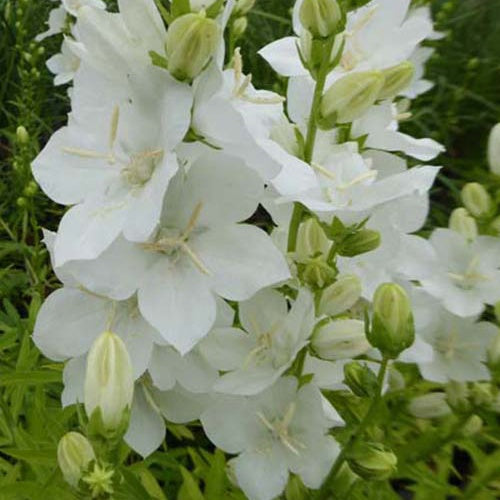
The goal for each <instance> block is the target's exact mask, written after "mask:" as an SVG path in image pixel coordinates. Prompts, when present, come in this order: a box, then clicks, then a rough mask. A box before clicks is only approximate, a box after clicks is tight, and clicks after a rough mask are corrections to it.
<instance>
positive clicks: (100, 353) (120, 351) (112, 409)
mask: <svg viewBox="0 0 500 500" xmlns="http://www.w3.org/2000/svg"><path fill="white" fill-rule="evenodd" d="M84 389H85V390H84V400H85V410H86V412H87V415H88V416H89V418H90V417H91V416H92V414H93V412H94V410H96V409H97V408H99V409H100V410H101V417H102V423H103V424H104V427H105V428H106V429H109V430H112V429H117V428H118V427H119V426H120V424H121V422H122V421H123V417H124V414H125V411H126V410H127V408H128V409H130V408H131V406H132V397H133V393H134V378H133V371H132V363H131V361H130V356H129V353H128V351H127V348H126V347H125V344H124V343H123V341H122V339H120V337H118V335H116V334H114V333H112V332H104V333H103V334H101V335H100V336H99V337H98V338H97V339H96V340H95V341H94V343H93V344H92V347H91V349H90V351H89V354H88V359H87V372H86V374H85V388H84Z"/></svg>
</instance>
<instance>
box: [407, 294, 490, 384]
mask: <svg viewBox="0 0 500 500" xmlns="http://www.w3.org/2000/svg"><path fill="white" fill-rule="evenodd" d="M414 312H415V319H416V322H417V336H419V337H421V339H422V340H423V341H424V342H426V343H427V344H429V345H430V346H431V347H432V349H433V351H434V356H433V358H432V359H431V360H429V359H427V360H416V361H417V364H418V366H419V368H420V372H421V373H422V376H423V377H424V378H425V379H427V380H432V381H434V382H441V383H446V382H448V381H450V380H456V381H458V382H472V381H478V380H488V379H489V378H490V375H489V372H488V369H487V368H486V360H487V349H488V347H489V346H490V344H491V342H492V341H493V339H494V338H495V337H496V335H498V328H497V327H496V326H495V325H493V324H492V323H488V322H486V321H482V322H479V323H478V322H476V319H475V318H462V317H459V316H456V315H454V314H451V313H449V312H448V311H446V310H445V309H443V308H442V307H439V306H437V307H436V306H435V305H434V306H432V304H431V303H429V302H427V304H426V307H425V310H424V311H422V310H421V309H420V308H418V307H417V308H415V311H414ZM420 315H424V316H425V318H426V319H425V318H423V319H421V318H420V317H419V316H420Z"/></svg>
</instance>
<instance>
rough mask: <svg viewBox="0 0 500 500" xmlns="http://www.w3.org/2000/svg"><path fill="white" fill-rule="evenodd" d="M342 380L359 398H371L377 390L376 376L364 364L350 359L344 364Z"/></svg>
mask: <svg viewBox="0 0 500 500" xmlns="http://www.w3.org/2000/svg"><path fill="white" fill-rule="evenodd" d="M344 382H345V384H346V385H347V386H348V387H349V389H351V391H352V392H353V393H354V394H355V395H356V396H359V397H361V398H371V397H373V396H374V395H375V394H376V393H377V391H378V380H377V376H376V375H375V374H374V373H373V372H372V370H370V368H368V366H367V365H366V364H362V363H360V362H358V361H352V362H351V363H347V364H346V365H345V366H344Z"/></svg>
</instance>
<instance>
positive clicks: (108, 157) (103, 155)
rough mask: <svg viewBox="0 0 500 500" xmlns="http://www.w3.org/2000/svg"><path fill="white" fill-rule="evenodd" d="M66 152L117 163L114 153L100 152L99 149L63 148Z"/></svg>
mask: <svg viewBox="0 0 500 500" xmlns="http://www.w3.org/2000/svg"><path fill="white" fill-rule="evenodd" d="M62 150H63V152H64V153H68V154H70V155H75V156H81V157H82V158H95V159H100V160H108V162H109V163H115V162H116V158H115V156H114V155H113V154H112V153H99V152H98V151H89V150H87V149H78V148H62Z"/></svg>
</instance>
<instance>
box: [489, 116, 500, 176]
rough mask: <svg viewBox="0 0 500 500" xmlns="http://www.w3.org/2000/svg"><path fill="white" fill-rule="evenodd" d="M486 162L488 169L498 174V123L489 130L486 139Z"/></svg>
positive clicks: (499, 156) (499, 142)
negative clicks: (488, 136)
mask: <svg viewBox="0 0 500 500" xmlns="http://www.w3.org/2000/svg"><path fill="white" fill-rule="evenodd" d="M488 163H489V165H490V170H491V171H492V172H493V173H494V174H497V175H500V123H498V124H497V125H495V126H494V127H493V129H492V130H491V132H490V138H489V140H488Z"/></svg>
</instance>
